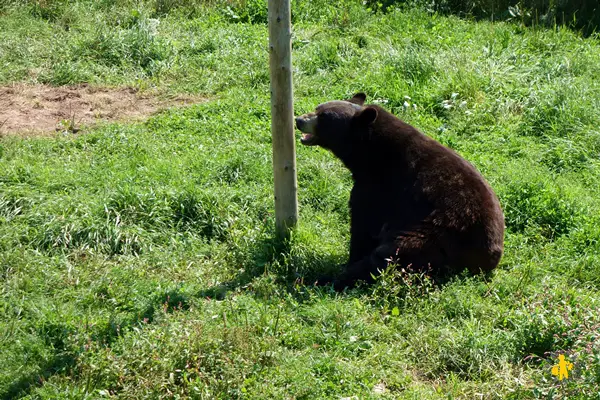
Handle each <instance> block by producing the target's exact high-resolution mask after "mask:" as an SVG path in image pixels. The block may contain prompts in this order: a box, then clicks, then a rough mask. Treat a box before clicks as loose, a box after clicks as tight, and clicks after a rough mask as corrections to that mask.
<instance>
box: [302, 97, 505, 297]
mask: <svg viewBox="0 0 600 400" xmlns="http://www.w3.org/2000/svg"><path fill="white" fill-rule="evenodd" d="M365 99H366V96H365V94H364V93H357V94H356V95H354V97H352V99H350V100H348V101H329V102H327V103H324V104H320V105H319V106H317V108H316V110H315V111H314V112H312V113H309V114H305V115H302V116H300V117H297V118H296V126H297V128H298V129H299V130H300V131H301V132H302V133H303V135H302V139H301V142H302V144H304V145H306V146H315V145H318V146H321V147H323V148H325V149H328V150H330V151H331V152H332V153H333V154H334V155H335V156H337V157H338V158H339V159H340V160H341V161H342V162H343V163H344V164H345V165H346V167H347V168H348V169H349V170H350V172H351V173H352V178H353V180H354V187H353V188H352V192H351V195H350V212H351V222H350V234H351V239H350V257H349V260H348V264H347V265H346V266H345V267H344V269H343V271H342V272H341V273H340V274H339V276H338V277H337V278H336V279H335V280H333V284H334V287H335V288H336V289H338V290H339V289H343V288H344V287H346V286H352V285H353V284H354V283H355V282H356V281H357V280H367V281H369V280H371V277H372V275H376V274H377V273H378V271H380V270H382V269H383V268H385V267H386V266H387V263H388V262H389V260H390V259H394V260H395V261H396V262H398V263H399V264H401V265H403V266H409V265H412V268H413V269H421V268H428V269H430V270H431V271H432V272H433V273H434V274H435V273H436V272H440V271H445V272H455V271H456V272H457V271H460V270H461V269H464V268H468V270H469V271H470V272H471V273H473V274H477V273H480V272H484V273H485V272H489V271H491V270H492V269H494V268H495V267H496V266H497V265H498V263H499V261H500V258H501V257H502V252H503V248H504V215H503V213H502V209H501V208H500V203H499V201H498V198H497V197H496V195H495V194H494V192H493V191H492V189H491V187H490V186H489V184H488V183H487V182H486V180H485V179H484V178H483V177H482V176H481V174H480V173H479V172H478V171H477V170H476V169H475V168H474V167H473V166H472V165H471V164H470V163H469V162H467V161H466V160H465V159H463V158H462V157H461V156H459V155H458V154H457V153H456V152H454V151H453V150H451V149H449V148H447V147H445V146H443V145H442V144H440V143H438V142H436V141H435V140H433V139H431V138H430V137H428V136H426V135H424V134H422V133H421V132H419V131H418V130H417V129H416V128H414V127H412V126H410V125H408V124H407V123H405V122H403V121H401V120H400V119H399V118H397V117H395V116H394V115H392V114H391V113H389V112H387V111H385V110H384V109H383V108H381V107H379V106H377V105H364V102H365ZM331 280H332V279H331V278H323V279H322V280H321V282H320V283H322V284H323V283H330V281H331Z"/></svg>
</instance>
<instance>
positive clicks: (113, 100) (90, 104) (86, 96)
mask: <svg viewBox="0 0 600 400" xmlns="http://www.w3.org/2000/svg"><path fill="white" fill-rule="evenodd" d="M202 101H205V99H203V98H194V97H191V96H188V97H185V96H179V97H175V98H165V97H164V96H156V95H152V94H148V93H140V92H138V91H137V90H136V89H132V88H119V89H115V88H103V87H95V86H89V85H80V86H62V87H51V86H45V85H22V84H19V85H13V86H0V135H3V134H20V135H40V134H41V135H44V134H46V135H47V134H51V133H53V132H57V131H59V132H60V131H70V132H77V131H78V130H79V129H80V128H81V126H82V125H86V126H89V125H92V124H94V123H97V122H101V121H125V120H126V121H131V120H141V119H144V118H147V117H148V116H149V115H152V114H154V113H156V112H158V111H160V110H164V109H165V108H169V107H173V106H178V105H185V104H192V103H198V102H202Z"/></svg>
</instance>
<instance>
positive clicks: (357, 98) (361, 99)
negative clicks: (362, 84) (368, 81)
mask: <svg viewBox="0 0 600 400" xmlns="http://www.w3.org/2000/svg"><path fill="white" fill-rule="evenodd" d="M366 99H367V95H366V94H364V93H362V92H361V93H356V94H355V95H354V96H352V98H351V99H350V100H348V101H349V102H350V103H354V104H358V105H359V106H362V105H363V104H365V100H366Z"/></svg>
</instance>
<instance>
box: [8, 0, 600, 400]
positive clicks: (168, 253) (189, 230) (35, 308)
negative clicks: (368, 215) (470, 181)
mask: <svg viewBox="0 0 600 400" xmlns="http://www.w3.org/2000/svg"><path fill="white" fill-rule="evenodd" d="M293 9H294V17H293V18H294V36H293V47H294V54H293V56H294V68H295V69H294V90H295V104H296V113H302V112H307V111H308V110H311V109H312V108H313V107H314V106H315V105H316V104H318V103H320V102H322V101H326V100H331V99H339V98H345V97H347V96H348V95H351V94H352V93H354V92H356V91H359V90H360V91H365V92H367V93H368V95H369V96H370V97H369V98H370V100H374V101H377V102H379V103H381V104H383V105H384V106H385V107H387V108H388V109H390V110H391V111H393V112H394V113H396V114H397V115H399V116H400V117H401V118H403V119H404V120H406V121H408V122H409V123H412V124H413V125H415V126H418V127H419V128H421V129H422V130H423V131H424V132H426V133H427V134H428V135H430V136H432V137H434V138H436V139H437V140H439V141H440V142H442V143H444V144H446V145H448V146H450V147H452V148H455V149H456V150H457V151H459V152H460V153H461V154H463V155H464V156H465V157H466V158H467V159H469V160H470V161H472V162H473V163H474V164H475V165H476V166H477V167H478V168H479V169H480V170H481V171H482V172H483V174H484V175H485V176H486V177H487V178H488V180H489V181H490V183H491V184H492V186H493V187H494V189H495V190H496V191H497V193H498V195H499V197H500V199H501V202H502V205H503V208H504V210H505V214H506V225H507V234H506V253H505V256H504V258H503V260H502V263H501V265H500V267H499V268H498V270H497V271H496V272H495V274H494V276H493V277H491V278H490V279H484V278H481V277H475V278H472V277H467V276H459V277H456V278H455V279H453V280H452V281H451V282H449V283H447V284H445V285H443V286H435V285H433V284H432V283H431V282H430V281H429V280H428V279H427V277H425V276H419V275H411V274H407V273H405V272H403V271H398V270H395V269H394V268H393V267H390V268H389V269H388V270H387V271H386V272H385V274H384V275H383V277H382V278H381V279H380V280H379V281H378V282H377V283H376V284H375V285H372V286H364V287H360V288H358V289H355V290H352V291H349V292H346V293H342V294H336V293H332V292H330V291H328V290H326V289H316V288H313V287H311V286H310V285H304V284H303V283H310V280H311V278H313V277H315V276H316V275H318V274H319V272H323V271H324V270H327V269H335V268H336V266H337V265H338V264H340V263H343V262H344V261H345V259H346V257H347V246H348V244H347V242H348V206H347V199H348V193H349V189H350V187H351V178H350V176H349V174H348V172H347V171H346V170H345V169H344V168H343V166H342V165H341V164H340V163H339V162H338V161H336V160H334V159H333V157H332V156H331V155H330V154H328V153H327V152H325V151H322V150H318V149H314V148H304V147H299V148H298V149H297V153H298V154H297V156H298V181H299V201H300V223H299V227H298V229H297V231H296V232H295V233H294V235H293V237H292V239H291V241H290V242H289V243H286V244H281V243H277V242H276V241H275V240H274V239H273V237H274V218H273V200H272V196H273V195H272V172H271V155H270V152H271V142H270V133H269V127H270V121H269V80H268V70H267V68H266V66H267V65H268V60H267V57H268V53H267V27H266V25H265V23H264V22H265V14H264V12H265V8H264V4H263V3H262V2H254V1H248V2H244V3H241V2H240V3H238V2H231V3H224V2H218V1H215V2H212V3H210V2H208V3H205V2H178V1H176V0H161V1H158V0H156V1H150V0H148V1H145V2H115V1H111V0H103V1H97V2H96V1H95V2H91V1H89V2H88V1H84V0H79V1H62V0H48V1H21V2H18V1H13V2H8V3H6V5H4V8H0V82H1V83H3V84H10V83H11V82H30V83H48V84H53V85H60V84H74V83H79V82H82V81H85V82H90V83H92V84H94V85H112V86H122V85H128V86H134V87H137V88H139V89H140V90H142V91H145V90H157V91H160V92H163V93H166V94H178V93H195V94H200V95H203V96H206V97H207V98H209V101H208V102H206V103H202V104H197V105H193V106H189V107H186V108H179V109H176V108H174V109H170V110H167V111H165V112H163V113H160V114H158V115H155V116H153V117H151V118H150V119H149V120H147V121H145V122H139V123H120V124H105V125H102V126H99V127H95V128H93V129H92V128H88V127H80V129H81V130H80V131H79V134H77V135H73V134H71V133H68V132H67V133H64V134H61V135H57V136H56V137H51V138H47V137H46V138H35V137H29V138H18V137H11V136H6V137H4V138H2V139H1V140H0V397H2V398H7V399H8V398H23V399H56V398H64V399H79V398H297V399H300V398H305V399H313V398H332V399H339V398H344V397H346V398H352V396H356V398H361V399H366V398H373V399H375V398H406V399H409V398H414V399H421V398H427V399H437V398H440V399H441V398H444V399H446V398H464V399H472V398H478V397H481V398H513V399H517V398H532V399H533V398H536V399H542V398H543V399H551V398H571V399H592V398H600V389H599V387H600V338H599V334H600V333H599V332H600V314H598V309H599V307H600V294H599V288H600V278H599V277H600V228H599V226H600V217H599V215H600V189H598V188H600V164H599V154H600V140H599V139H598V138H599V137H600V136H599V135H598V126H600V116H599V114H598V111H597V110H598V109H600V95H599V94H598V93H600V92H599V89H600V86H599V85H600V83H599V82H600V67H599V66H600V43H598V41H597V39H594V38H588V39H584V38H581V37H580V36H579V35H577V34H575V33H573V32H571V31H569V30H567V29H564V28H558V29H556V30H547V29H539V28H535V27H534V28H525V27H523V26H521V25H518V24H507V23H490V22H469V21H464V20H461V19H458V18H455V17H442V16H438V15H430V14H427V13H426V12H424V11H420V10H418V9H412V10H409V9H405V10H388V12H386V13H381V12H373V11H371V10H369V9H367V8H365V7H364V6H362V4H360V3H358V2H354V1H345V2H339V3H330V2H325V1H316V2H314V1H311V2H307V1H303V0H297V1H294V4H293ZM558 354H566V355H567V358H568V359H569V360H571V361H572V362H574V364H575V368H574V370H573V371H571V376H570V378H569V379H568V380H566V381H563V382H558V381H557V380H556V378H554V377H553V376H552V375H551V367H552V366H553V365H554V364H555V363H556V362H557V360H558Z"/></svg>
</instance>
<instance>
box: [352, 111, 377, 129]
mask: <svg viewBox="0 0 600 400" xmlns="http://www.w3.org/2000/svg"><path fill="white" fill-rule="evenodd" d="M357 118H358V120H359V121H360V123H361V124H364V125H371V124H372V123H373V122H375V120H376V119H377V109H376V108H374V107H367V108H365V109H364V110H362V111H361V112H360V114H358V117H357Z"/></svg>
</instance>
